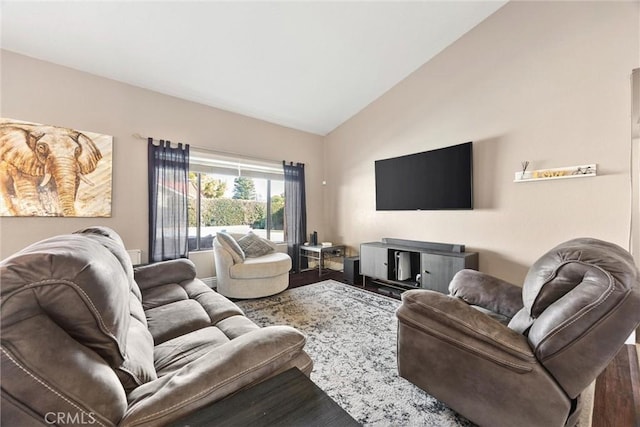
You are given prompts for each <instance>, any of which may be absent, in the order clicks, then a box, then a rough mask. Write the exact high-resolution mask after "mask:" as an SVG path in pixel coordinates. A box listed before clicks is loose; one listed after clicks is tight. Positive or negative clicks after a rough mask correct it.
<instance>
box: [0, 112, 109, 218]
mask: <svg viewBox="0 0 640 427" xmlns="http://www.w3.org/2000/svg"><path fill="white" fill-rule="evenodd" d="M112 146H113V137H112V136H110V135H102V134H98V133H93V132H83V131H79V130H75V129H71V128H66V127H60V126H49V125H42V124H37V123H30V122H25V121H21V120H13V119H0V169H2V170H4V171H6V172H7V173H6V177H5V179H3V180H2V184H1V185H0V216H56V217H59V216H64V217H94V218H95V217H110V216H111V188H112V186H111V169H112V166H111V161H112V160H111V159H112V156H111V153H112Z"/></svg>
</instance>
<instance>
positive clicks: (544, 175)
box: [513, 162, 597, 182]
mask: <svg viewBox="0 0 640 427" xmlns="http://www.w3.org/2000/svg"><path fill="white" fill-rule="evenodd" d="M527 166H529V162H526V166H525V162H522V172H516V174H515V179H514V180H513V182H526V181H546V180H550V179H564V178H585V177H590V176H596V175H597V165H596V164H595V163H594V164H590V165H578V166H566V167H563V168H553V169H539V170H532V171H529V172H527V171H526V168H527Z"/></svg>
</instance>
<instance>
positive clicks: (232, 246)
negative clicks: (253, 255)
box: [216, 231, 245, 262]
mask: <svg viewBox="0 0 640 427" xmlns="http://www.w3.org/2000/svg"><path fill="white" fill-rule="evenodd" d="M216 239H217V240H218V242H220V244H221V245H222V247H223V248H225V249H226V250H227V251H229V253H230V254H231V257H232V258H233V262H243V261H244V260H245V254H244V252H243V251H242V248H241V247H240V245H238V242H237V241H236V239H234V238H233V236H231V234H229V233H226V232H224V231H220V232H218V233H217V234H216Z"/></svg>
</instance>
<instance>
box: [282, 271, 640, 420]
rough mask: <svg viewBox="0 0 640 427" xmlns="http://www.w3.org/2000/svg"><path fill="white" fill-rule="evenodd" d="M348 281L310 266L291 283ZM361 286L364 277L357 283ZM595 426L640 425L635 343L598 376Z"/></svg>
mask: <svg viewBox="0 0 640 427" xmlns="http://www.w3.org/2000/svg"><path fill="white" fill-rule="evenodd" d="M329 279H332V280H336V281H338V282H342V283H347V284H352V283H349V281H348V280H345V277H344V274H343V273H342V272H340V271H332V270H324V271H323V274H322V276H321V277H319V276H318V270H307V271H304V272H302V273H294V274H291V275H290V276H289V287H290V288H297V287H299V286H304V285H309V284H311V283H317V282H321V281H323V280H329ZM352 285H354V286H357V287H359V288H361V289H362V278H359V279H358V280H357V281H356V283H355V284H352ZM365 289H366V290H368V291H371V292H376V293H379V294H383V295H387V296H391V297H393V298H396V299H400V293H399V292H397V291H395V290H393V289H391V288H386V287H383V286H380V285H377V284H375V283H371V282H369V281H367V283H366V285H365ZM592 427H640V368H639V366H638V356H637V350H636V346H634V345H625V346H624V347H623V348H622V349H621V350H620V352H619V353H618V355H617V356H616V357H615V358H614V359H613V360H612V361H611V363H610V364H609V366H608V367H607V369H605V370H604V372H602V374H600V376H599V377H598V379H597V380H596V386H595V395H594V403H593V422H592Z"/></svg>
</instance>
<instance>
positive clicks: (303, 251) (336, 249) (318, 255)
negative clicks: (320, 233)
mask: <svg viewBox="0 0 640 427" xmlns="http://www.w3.org/2000/svg"><path fill="white" fill-rule="evenodd" d="M344 252H345V246H344V245H331V246H323V245H307V246H305V245H301V246H300V250H299V251H298V271H301V265H302V257H304V258H307V259H311V260H314V261H318V276H322V269H323V268H324V261H325V260H326V259H328V258H341V259H343V260H344Z"/></svg>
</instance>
